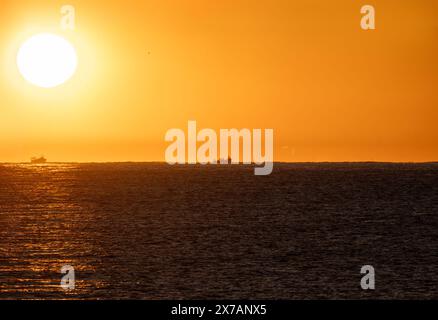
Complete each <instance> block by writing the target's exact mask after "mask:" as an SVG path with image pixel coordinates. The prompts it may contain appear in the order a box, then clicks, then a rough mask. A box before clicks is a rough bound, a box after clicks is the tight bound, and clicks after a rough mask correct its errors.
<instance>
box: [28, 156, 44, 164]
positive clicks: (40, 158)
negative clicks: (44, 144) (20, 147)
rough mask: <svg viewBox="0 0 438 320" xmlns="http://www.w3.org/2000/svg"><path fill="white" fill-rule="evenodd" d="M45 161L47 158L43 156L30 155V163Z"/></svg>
mask: <svg viewBox="0 0 438 320" xmlns="http://www.w3.org/2000/svg"><path fill="white" fill-rule="evenodd" d="M46 162H47V159H46V158H44V157H39V158H37V157H32V158H30V163H32V164H42V163H46Z"/></svg>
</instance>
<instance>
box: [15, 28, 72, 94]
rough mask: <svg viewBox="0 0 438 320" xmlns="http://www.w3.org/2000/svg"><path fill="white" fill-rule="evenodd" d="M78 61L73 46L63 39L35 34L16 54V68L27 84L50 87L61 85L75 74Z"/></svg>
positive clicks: (52, 35)
mask: <svg viewBox="0 0 438 320" xmlns="http://www.w3.org/2000/svg"><path fill="white" fill-rule="evenodd" d="M77 65H78V59H77V55H76V50H75V49H74V47H73V46H72V45H71V44H70V43H69V42H68V41H67V40H65V39H64V38H62V37H60V36H57V35H54V34H49V33H42V34H37V35H35V36H33V37H31V38H29V39H28V40H26V41H25V42H24V43H23V44H22V46H21V47H20V50H19V51H18V55H17V66H18V70H19V71H20V73H21V74H22V76H23V77H24V78H25V79H26V80H27V81H29V82H30V83H32V84H34V85H36V86H38V87H42V88H52V87H56V86H58V85H61V84H63V83H64V82H66V81H67V80H68V79H70V78H71V77H72V76H73V74H74V73H75V71H76V68H77Z"/></svg>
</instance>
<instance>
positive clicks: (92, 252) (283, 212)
mask: <svg viewBox="0 0 438 320" xmlns="http://www.w3.org/2000/svg"><path fill="white" fill-rule="evenodd" d="M63 265H71V266H73V267H74V268H75V277H76V287H75V289H74V290H72V291H64V290H63V289H62V288H61V287H60V281H61V276H62V274H61V272H60V271H61V267H62V266H63ZM363 265H372V266H374V268H375V270H376V290H374V291H364V290H362V289H361V287H360V279H361V277H362V275H361V274H360V269H361V267H362V266H363ZM11 298H21V299H35V298H37V299H40V298H43V299H44V298H60V299H69V298H75V299H77V298H84V299H114V298H115V299H127V298H133V299H316V298H319V299H321V298H322V299H337V298H347V299H348V298H370V299H376V298H377V299H386V298H399V299H407V298H413V299H417V298H426V299H430V298H434V299H437V298H438V164H377V163H361V164H348V163H338V164H276V165H275V166H274V172H273V173H272V175H270V176H264V177H262V176H254V172H253V167H252V166H210V167H201V166H168V165H165V164H136V163H126V164H47V165H24V164H22V165H12V164H11V165H8V164H4V165H0V299H11Z"/></svg>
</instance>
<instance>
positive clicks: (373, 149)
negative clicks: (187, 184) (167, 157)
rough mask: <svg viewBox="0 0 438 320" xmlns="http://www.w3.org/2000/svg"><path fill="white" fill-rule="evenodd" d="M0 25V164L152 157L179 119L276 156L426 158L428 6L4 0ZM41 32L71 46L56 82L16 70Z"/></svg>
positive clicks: (430, 154)
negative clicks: (248, 134) (267, 138)
mask: <svg viewBox="0 0 438 320" xmlns="http://www.w3.org/2000/svg"><path fill="white" fill-rule="evenodd" d="M62 4H72V5H74V6H75V7H76V11H77V21H76V24H77V29H76V30H75V31H74V32H66V31H61V30H60V29H59V19H60V14H59V10H60V7H61V5H62ZM365 4H372V5H374V6H375V7H376V11H377V17H376V18H377V20H376V25H377V29H376V30H375V31H363V30H361V28H360V18H361V15H360V8H361V6H362V5H365ZM0 21H1V28H0V115H1V116H0V162H9V161H28V159H29V158H30V157H31V156H35V155H40V154H44V155H45V156H46V157H47V158H48V159H49V160H50V161H128V160H129V161H150V160H159V161H164V152H165V148H166V147H167V145H168V144H167V143H165V142H164V135H165V133H166V131H167V130H168V129H170V128H186V126H187V121H188V120H196V121H197V123H198V127H200V128H206V127H208V128H214V129H219V128H233V127H236V128H273V129H274V131H275V160H277V161H368V160H370V161H437V160H438V143H437V141H438V121H437V120H438V93H437V91H438V58H437V57H438V2H434V1H430V0H404V1H399V0H384V1H378V0H374V1H368V0H361V1H359V0H336V1H324V0H313V1H293V0H284V1H283V0H276V1H271V0H269V1H268V0H257V1H251V0H247V1H242V0H221V1H210V0H208V1H207V0H202V1H201V0H179V1H178V0H172V1H170V0H164V1H163V0H156V1H147V0H144V1H140V0H139V1H132V0H131V1H108V0H107V1H92V0H84V1H79V0H76V1H73V0H71V1H67V2H66V1H53V0H51V1H47V0H38V1H37V0H34V1H30V0H28V1H24V0H10V1H9V0H6V1H5V0H3V1H2V2H1V4H0ZM39 32H54V33H58V34H61V35H62V36H64V37H65V38H67V39H69V40H70V41H71V42H72V43H73V44H74V45H75V47H76V48H77V51H78V55H79V69H78V72H77V73H76V75H75V76H74V78H73V79H71V80H70V81H69V82H67V83H66V84H64V85H62V86H60V87H58V88H54V89H49V90H47V89H41V88H38V87H33V86H32V85H31V84H28V83H27V82H26V81H25V80H23V79H22V77H21V76H20V75H19V73H18V70H17V68H16V66H15V56H16V52H17V50H18V47H19V46H20V44H21V43H22V42H23V41H24V40H25V39H26V38H28V37H29V36H31V35H33V34H35V33H39Z"/></svg>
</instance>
